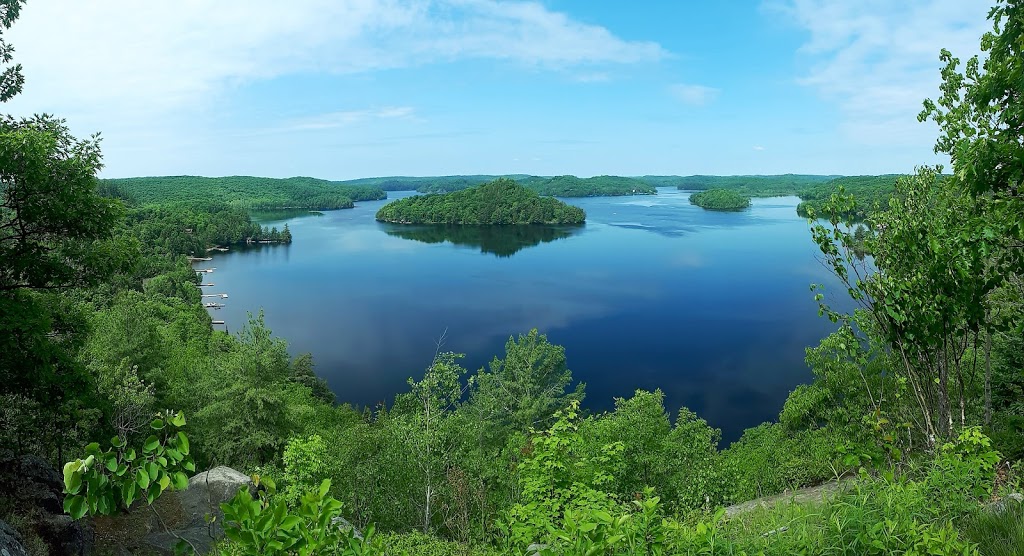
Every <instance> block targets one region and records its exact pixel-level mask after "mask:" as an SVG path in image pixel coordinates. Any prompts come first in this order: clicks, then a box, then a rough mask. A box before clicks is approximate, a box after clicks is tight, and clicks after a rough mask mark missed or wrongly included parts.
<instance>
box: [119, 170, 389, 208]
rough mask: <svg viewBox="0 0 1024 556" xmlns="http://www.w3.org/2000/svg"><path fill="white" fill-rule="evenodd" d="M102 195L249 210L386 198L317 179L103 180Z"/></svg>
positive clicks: (349, 204)
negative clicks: (214, 203) (228, 206)
mask: <svg viewBox="0 0 1024 556" xmlns="http://www.w3.org/2000/svg"><path fill="white" fill-rule="evenodd" d="M100 188H101V191H102V192H104V193H105V194H108V195H110V196H117V197H121V198H124V199H128V200H130V201H131V202H133V203H137V204H140V205H152V204H167V203H177V202H190V203H195V202H202V203H210V202H216V203H227V204H231V205H235V206H238V207H242V208H245V209H249V210H268V209H285V208H301V209H310V210H332V209H343V208H352V202H353V201H373V200H378V199H386V198H387V194H386V193H385V192H384V190H382V189H381V188H379V187H376V186H370V185H346V184H341V183H338V182H330V181H327V180H320V179H316V178H285V179H275V178H256V177H251V176H230V177H223V178H205V177H199V176H163V177H149V178H121V179H104V180H100Z"/></svg>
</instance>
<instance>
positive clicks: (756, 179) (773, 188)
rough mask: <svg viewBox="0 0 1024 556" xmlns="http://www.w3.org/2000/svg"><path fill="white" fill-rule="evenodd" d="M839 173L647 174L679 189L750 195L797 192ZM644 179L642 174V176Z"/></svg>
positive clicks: (779, 194) (773, 195)
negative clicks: (825, 174) (745, 174)
mask: <svg viewBox="0 0 1024 556" xmlns="http://www.w3.org/2000/svg"><path fill="white" fill-rule="evenodd" d="M837 177H838V176H820V175H808V174H780V175H775V176H701V175H697V176H682V177H677V178H673V177H672V176H648V178H653V179H655V180H658V181H664V182H666V184H668V183H669V182H671V181H672V180H673V179H677V180H678V183H674V184H673V185H675V186H676V187H678V188H679V189H689V190H704V189H731V190H734V191H736V192H737V193H741V194H743V195H747V196H750V197H778V196H782V195H799V194H800V192H802V191H804V190H806V189H808V188H810V187H813V186H815V185H818V184H821V183H825V182H828V181H831V180H833V179H835V178H837ZM641 179H643V178H641Z"/></svg>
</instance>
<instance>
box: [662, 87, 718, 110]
mask: <svg viewBox="0 0 1024 556" xmlns="http://www.w3.org/2000/svg"><path fill="white" fill-rule="evenodd" d="M669 91H670V92H671V93H672V96H674V97H676V98H677V99H678V100H680V101H681V102H683V103H685V104H689V105H690V106H704V105H705V104H708V103H709V102H712V101H714V100H715V99H716V98H717V97H718V93H720V92H721V91H720V90H718V89H716V88H714V87H707V86H704V85H690V84H686V83H677V84H675V85H672V86H671V87H669Z"/></svg>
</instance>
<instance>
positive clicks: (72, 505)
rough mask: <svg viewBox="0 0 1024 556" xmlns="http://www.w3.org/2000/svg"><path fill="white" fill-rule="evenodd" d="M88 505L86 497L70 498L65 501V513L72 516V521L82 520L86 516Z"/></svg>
mask: <svg viewBox="0 0 1024 556" xmlns="http://www.w3.org/2000/svg"><path fill="white" fill-rule="evenodd" d="M85 512H86V505H85V497H84V496H68V497H67V498H65V499H64V513H67V514H68V515H70V516H71V519H82V517H83V516H85Z"/></svg>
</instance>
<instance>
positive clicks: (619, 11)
mask: <svg viewBox="0 0 1024 556" xmlns="http://www.w3.org/2000/svg"><path fill="white" fill-rule="evenodd" d="M990 7H991V0H899V1H893V0H857V1H851V0H728V1H718V2H710V1H694V0H688V1H687V0H659V1H655V0H637V1H632V2H620V1H612V0H539V1H511V0H290V1H289V2H280V0H176V1H171V0H150V1H147V2H139V1H138V0H29V1H28V3H27V5H26V6H25V7H24V8H23V10H22V15H21V18H20V19H19V20H18V21H17V22H15V24H14V26H13V27H12V28H11V29H10V30H8V31H7V32H6V33H5V36H6V38H7V40H8V41H9V42H10V43H11V44H13V45H14V48H15V54H14V56H15V61H16V62H18V63H21V64H22V65H23V66H24V74H25V78H26V84H25V88H24V92H23V93H22V94H21V95H20V96H18V97H16V98H15V99H13V100H11V101H9V102H8V103H7V106H5V107H2V108H0V109H5V110H6V111H7V112H8V113H12V114H15V115H18V116H27V115H30V114H33V113H43V112H45V113H49V114H54V115H57V116H60V117H62V118H65V119H66V120H67V122H68V124H69V126H70V127H71V129H72V131H73V132H74V133H75V134H77V135H78V136H81V137H85V136H88V135H90V134H92V133H94V132H100V133H101V136H102V137H103V143H102V145H103V155H104V164H105V167H104V169H103V171H102V174H101V175H102V177H127V176H149V175H185V174H188V175H208V176H221V175H257V176H270V177H288V176H314V177H319V178H326V179H350V178H358V177H369V176H391V175H420V176H422V175H450V174H511V173H524V174H536V175H561V174H574V175H578V176H592V175H602V174H610V175H644V174H655V175H690V174H718V175H734V174H779V173H808V174H844V175H856V174H881V173H899V172H910V171H912V170H913V169H914V167H915V166H919V165H924V164H936V163H944V162H945V161H944V160H943V158H942V157H940V156H937V155H935V154H934V153H933V150H932V147H933V145H934V140H935V137H936V135H937V128H936V127H935V125H934V123H930V122H926V123H919V122H918V121H917V113H918V112H919V111H920V108H921V102H922V101H923V100H924V99H925V98H935V97H937V96H938V85H939V82H940V79H939V68H940V63H939V58H938V56H939V50H940V49H941V48H947V49H949V50H951V51H952V52H953V53H954V55H956V56H958V57H960V58H962V59H964V60H966V59H967V58H968V57H969V56H971V55H974V54H976V53H978V40H979V38H980V36H981V34H982V33H984V32H985V31H987V30H989V29H990V28H991V24H990V23H989V22H987V21H986V15H987V13H988V10H989V8H990Z"/></svg>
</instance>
